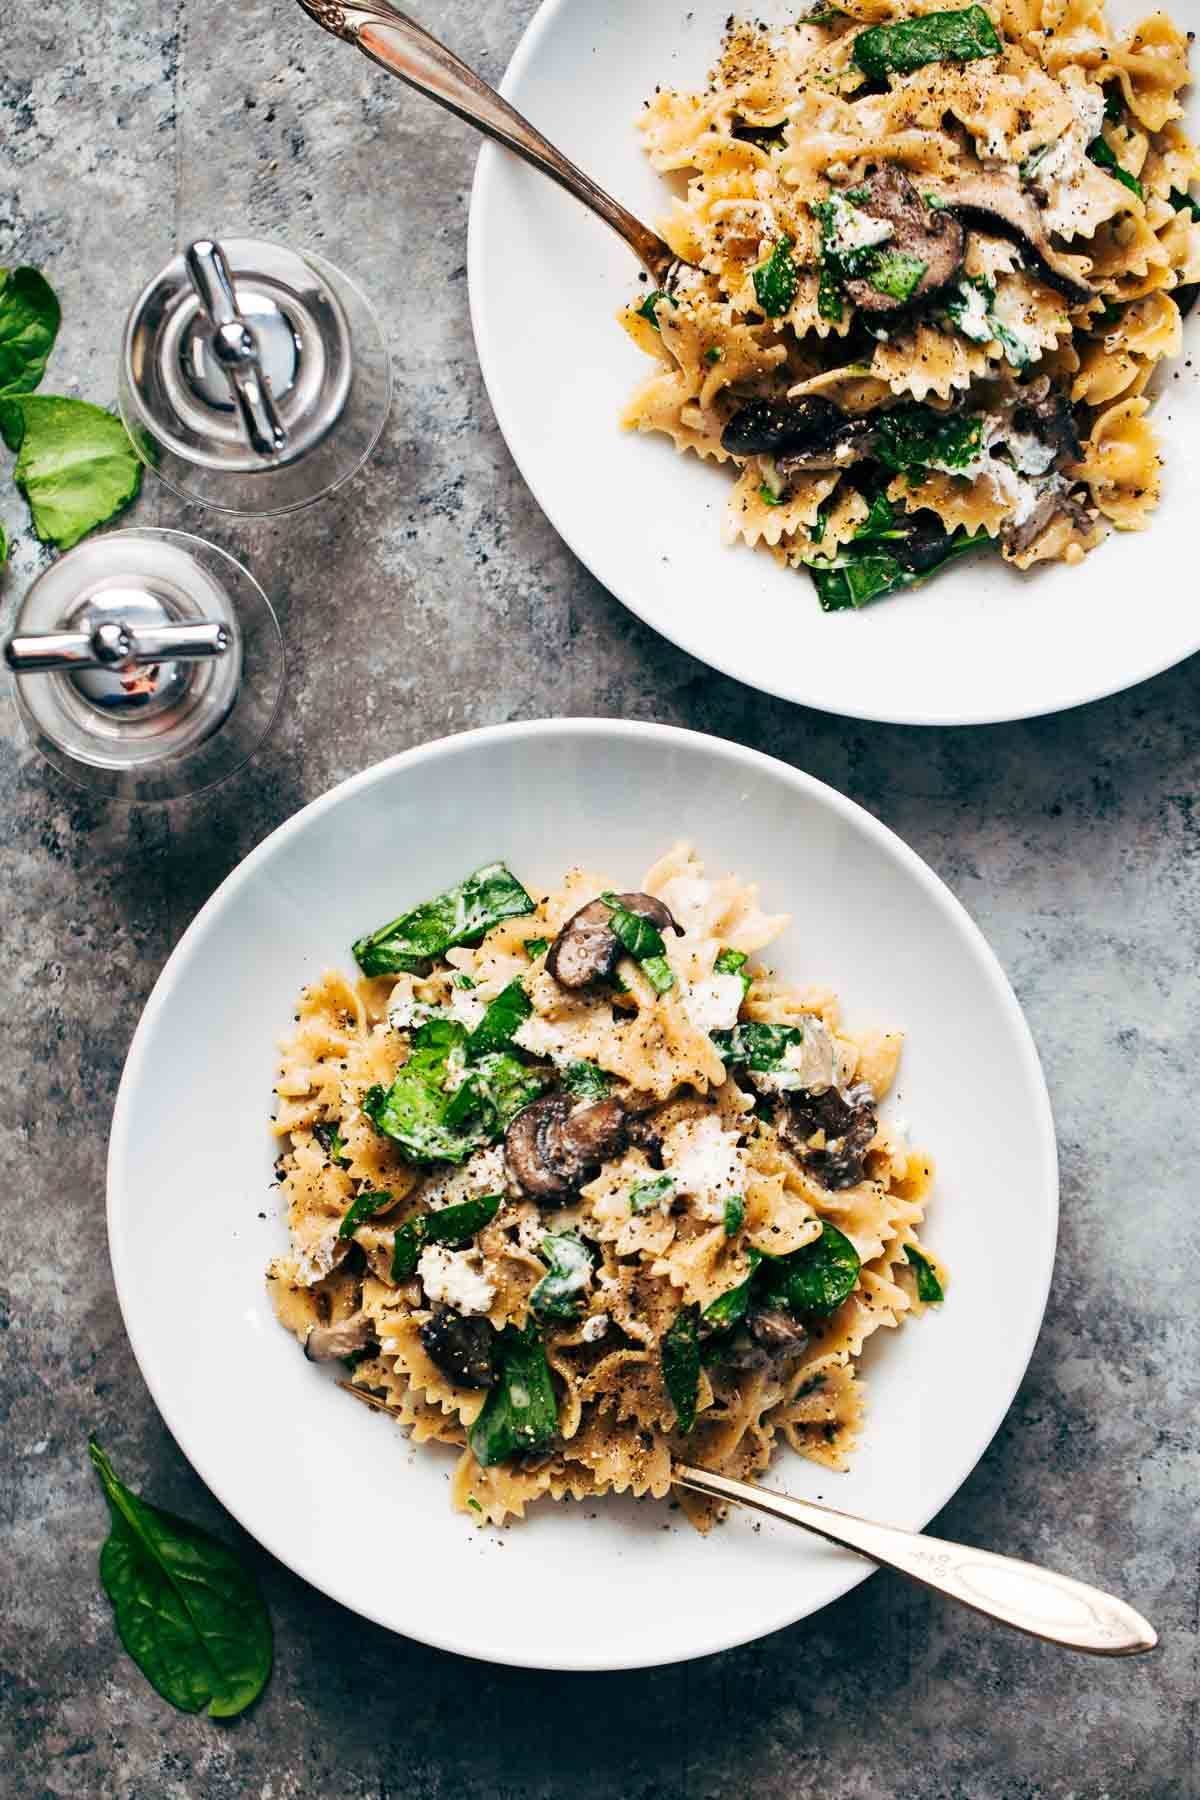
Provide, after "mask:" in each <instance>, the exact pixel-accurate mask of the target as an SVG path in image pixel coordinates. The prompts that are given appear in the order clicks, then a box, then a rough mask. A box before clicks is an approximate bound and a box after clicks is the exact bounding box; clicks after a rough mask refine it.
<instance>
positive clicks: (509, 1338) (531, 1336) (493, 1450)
mask: <svg viewBox="0 0 1200 1800" xmlns="http://www.w3.org/2000/svg"><path fill="white" fill-rule="evenodd" d="M496 1359H497V1363H498V1378H497V1380H496V1382H495V1384H494V1386H492V1387H491V1388H490V1389H489V1390H488V1397H487V1399H486V1400H485V1402H484V1406H483V1411H482V1412H481V1413H480V1415H479V1417H478V1418H477V1419H476V1421H475V1423H474V1424H473V1425H472V1427H471V1431H470V1435H469V1438H468V1442H469V1444H470V1446H471V1450H472V1452H473V1453H474V1456H475V1461H476V1462H477V1463H478V1464H479V1466H480V1467H481V1468H483V1469H489V1468H491V1467H492V1466H493V1465H494V1464H495V1463H501V1462H507V1461H508V1460H509V1458H510V1457H513V1456H522V1455H528V1454H529V1453H530V1452H532V1451H539V1450H547V1449H549V1448H550V1446H551V1445H552V1444H553V1443H554V1440H555V1438H556V1437H557V1435H558V1402H557V1401H556V1400H555V1397H554V1383H553V1381H552V1380H551V1378H550V1365H549V1363H548V1362H547V1361H546V1352H545V1350H544V1349H543V1348H542V1340H541V1336H540V1334H539V1332H538V1329H537V1326H536V1325H533V1324H530V1325H527V1326H526V1327H525V1330H524V1331H519V1330H518V1329H517V1327H516V1326H515V1325H506V1326H505V1327H504V1330H503V1331H502V1332H501V1333H500V1334H499V1343H498V1344H497V1346H496Z"/></svg>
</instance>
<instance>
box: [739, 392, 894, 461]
mask: <svg viewBox="0 0 1200 1800" xmlns="http://www.w3.org/2000/svg"><path fill="white" fill-rule="evenodd" d="M874 441H875V427H874V424H873V422H872V421H871V419H870V418H868V417H864V418H853V417H851V415H850V414H849V413H846V412H843V411H842V409H841V407H840V406H835V405H834V403H833V401H832V400H826V399H825V398H824V396H823V395H821V394H806V395H803V396H802V397H801V398H800V399H798V400H751V401H750V402H749V403H748V405H746V406H742V407H739V409H738V411H737V412H735V413H734V415H733V417H732V418H731V419H730V421H729V423H728V424H727V425H726V427H725V429H724V431H723V432H722V433H721V444H722V447H723V448H724V449H726V450H728V451H729V452H730V454H731V455H733V456H773V457H776V458H778V459H779V461H778V463H777V467H778V469H779V471H780V473H785V472H787V473H790V472H793V471H796V472H798V471H800V470H801V469H804V470H808V471H821V470H830V469H845V468H848V467H849V466H850V464H851V463H855V462H858V461H860V460H861V459H862V458H863V457H864V456H868V455H869V454H870V451H871V447H872V445H873V443H874Z"/></svg>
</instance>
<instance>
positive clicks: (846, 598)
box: [807, 528, 993, 612]
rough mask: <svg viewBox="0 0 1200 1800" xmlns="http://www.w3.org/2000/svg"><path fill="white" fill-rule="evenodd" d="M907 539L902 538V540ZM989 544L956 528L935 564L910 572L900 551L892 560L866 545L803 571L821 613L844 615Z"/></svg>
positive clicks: (983, 535)
mask: <svg viewBox="0 0 1200 1800" xmlns="http://www.w3.org/2000/svg"><path fill="white" fill-rule="evenodd" d="M907 535H908V534H907V533H905V534H904V536H905V537H906V538H907ZM992 542H993V540H992V539H991V538H990V537H989V536H988V534H987V532H986V531H984V530H982V529H981V530H979V531H977V532H976V533H975V535H974V536H973V537H972V536H970V535H969V534H968V533H967V532H966V531H965V530H963V529H961V528H960V529H959V530H958V531H956V532H955V533H954V535H953V537H950V538H948V539H947V540H946V545H945V548H944V550H943V552H942V554H941V555H940V556H939V557H938V558H937V560H936V561H930V560H929V558H928V555H927V556H926V558H925V560H924V563H923V566H922V567H921V568H920V569H913V568H910V567H909V566H908V565H907V563H906V562H903V561H901V555H903V554H904V552H903V551H901V552H899V553H898V554H897V555H895V556H892V555H888V554H885V553H881V552H879V551H876V550H872V549H871V547H870V544H869V543H868V544H867V545H865V546H864V547H863V548H862V549H861V550H860V549H859V548H858V547H857V546H856V544H855V543H851V544H848V545H846V546H845V548H844V549H843V550H842V551H841V552H840V553H839V555H838V556H837V557H835V558H831V559H828V560H825V561H817V560H814V561H812V562H810V563H809V564H808V565H807V567H808V572H809V574H810V575H811V576H812V578H813V584H814V586H815V587H816V590H817V599H818V600H819V602H820V605H821V611H822V612H845V611H847V610H848V609H849V608H850V607H860V606H866V605H867V603H868V602H869V601H871V600H881V599H882V598H883V597H884V595H885V594H894V593H897V592H898V591H899V590H900V589H901V588H909V587H916V586H918V585H919V584H920V583H921V582H922V581H925V580H928V578H929V577H930V576H931V575H933V574H935V573H936V572H937V570H939V569H944V568H945V566H946V564H947V563H950V562H954V561H955V560H956V559H957V558H958V557H960V556H966V555H968V554H969V552H971V551H972V550H982V549H987V548H989V547H990V546H991V544H992Z"/></svg>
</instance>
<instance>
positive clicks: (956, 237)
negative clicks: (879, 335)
mask: <svg viewBox="0 0 1200 1800" xmlns="http://www.w3.org/2000/svg"><path fill="white" fill-rule="evenodd" d="M863 187H864V188H865V190H866V191H865V194H864V197H863V198H862V200H861V201H859V202H858V204H859V206H860V209H861V211H862V212H864V213H866V214H867V215H868V216H869V217H870V218H872V219H886V220H887V222H888V224H889V225H890V226H891V227H892V235H891V237H890V238H888V240H887V242H886V243H885V244H882V245H881V246H880V250H881V252H883V253H884V254H886V253H887V252H889V251H890V252H893V253H895V254H896V255H899V256H910V257H912V258H914V260H915V261H916V262H919V263H924V264H925V273H924V274H923V275H922V276H921V279H920V281H919V282H918V283H917V285H916V287H914V288H912V289H911V290H910V291H909V292H908V293H907V294H906V295H905V297H904V298H903V299H902V300H898V299H897V298H896V296H895V295H894V294H888V293H884V292H882V291H881V290H880V289H879V288H878V287H874V286H872V283H871V279H870V276H869V275H862V276H855V277H854V278H853V279H852V280H849V281H847V283H846V292H847V294H848V295H849V297H850V299H851V300H853V302H854V304H855V306H857V307H859V308H860V309H861V310H862V311H863V312H869V313H895V312H904V311H906V310H907V309H908V308H909V307H910V306H917V305H919V303H920V302H921V301H922V300H927V299H928V298H929V296H930V294H936V293H937V292H938V291H939V289H941V288H944V287H946V286H947V284H948V283H949V282H951V281H953V280H954V277H955V276H956V275H957V274H958V272H959V270H960V269H961V268H962V264H963V255H964V253H965V251H966V245H967V239H966V233H965V232H964V231H963V228H962V226H961V225H960V224H959V222H958V220H957V219H956V218H955V217H954V214H953V213H950V212H943V211H938V210H937V209H936V208H935V207H930V206H927V205H926V204H925V202H924V200H923V199H922V198H921V196H920V194H919V193H918V192H917V190H916V188H915V187H914V186H913V184H912V182H911V181H910V180H909V179H908V176H907V175H906V174H905V173H904V171H903V170H902V169H898V168H897V167H896V166H895V164H894V163H885V164H884V165H883V167H882V168H879V169H876V171H875V173H874V174H873V175H872V176H870V177H869V179H868V180H867V181H866V182H864V183H863ZM859 191H860V190H858V189H856V190H855V193H856V195H857V193H858V192H859ZM914 273H915V270H914Z"/></svg>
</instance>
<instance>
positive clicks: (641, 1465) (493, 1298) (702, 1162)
mask: <svg viewBox="0 0 1200 1800" xmlns="http://www.w3.org/2000/svg"><path fill="white" fill-rule="evenodd" d="M787 923H788V921H787V919H786V917H784V916H779V915H771V914H768V913H766V912H764V911H763V910H762V908H761V906H760V905H759V900H758V894H757V890H756V889H755V888H754V887H752V886H746V885H744V884H743V883H741V882H740V881H738V880H737V879H735V878H733V877H724V878H721V879H713V878H711V877H709V876H707V875H706V874H705V872H704V869H703V866H702V865H701V863H700V862H699V861H698V860H697V858H696V856H695V855H694V853H693V852H692V851H691V850H689V849H688V848H687V847H686V846H683V845H678V846H676V847H675V848H674V849H673V850H671V851H670V852H669V853H668V854H667V855H666V856H665V857H663V858H662V859H661V860H660V861H659V862H658V863H656V864H655V865H654V867H653V868H652V869H651V870H650V871H649V872H648V874H647V875H646V877H645V880H644V881H643V884H642V886H641V888H640V889H637V890H636V891H630V892H624V891H618V890H616V889H614V888H613V887H611V886H610V885H609V884H608V883H607V882H605V881H604V880H602V879H601V878H600V877H599V876H597V875H595V874H590V873H588V872H586V871H584V870H581V869H574V870H572V871H571V872H570V873H569V874H568V875H567V877H566V879H565V880H564V882H563V884H562V886H561V887H560V888H559V889H557V890H556V891H554V892H552V893H549V894H545V895H544V896H542V897H541V898H540V899H538V900H536V901H535V900H534V898H533V896H532V895H530V894H529V893H528V892H527V890H526V889H525V888H524V887H523V886H522V885H521V883H520V882H519V881H517V880H516V878H515V877H514V876H513V875H512V873H511V872H510V871H509V870H508V869H507V868H506V867H505V866H504V865H503V864H500V863H498V864H493V865H490V866H488V867H487V868H484V869H479V870H476V871H475V872H474V873H473V874H472V875H470V876H468V877H467V878H466V880H465V881H463V882H462V883H460V884H459V885H458V886H457V887H455V888H452V889H450V890H448V891H447V892H446V893H443V894H439V895H437V896H435V897H434V898H433V899H432V900H429V901H427V902H425V903H424V904H423V905H421V906H418V907H416V908H414V909H412V910H411V911H410V912H408V913H405V914H403V915H402V916H401V917H400V918H398V919H396V920H394V921H392V922H391V923H390V924H388V925H385V926H384V927H382V928H381V929H380V930H379V931H377V932H375V933H373V934H372V935H371V936H369V937H365V938H363V939H361V940H360V941H359V942H358V943H357V944H356V945H355V946H354V952H355V957H356V960H357V962H358V964H359V969H360V971H361V973H360V977H359V978H358V979H357V980H355V981H353V982H351V981H347V980H346V979H344V978H343V977H342V976H341V975H339V974H337V973H329V974H326V975H324V976H323V977H322V978H321V980H319V981H318V982H316V983H314V984H313V985H312V986H310V987H308V988H306V989H305V990H304V991H303V993H302V994H301V997H300V1002H299V1006H298V1009H297V1024H296V1029H295V1031H294V1033H293V1035H292V1036H291V1037H290V1039H289V1040H288V1041H287V1042H286V1044H285V1045H284V1047H283V1054H282V1062H281V1067H280V1072H279V1075H278V1079H277V1081H276V1093H277V1096H278V1108H277V1114H276V1119H275V1130H276V1132H277V1134H278V1136H279V1138H280V1139H281V1140H282V1145H281V1152H280V1157H279V1162H278V1166H277V1174H278V1177H279V1180H280V1184H281V1188H282V1191H283V1194H284V1196H285V1198H286V1201H287V1209H288V1225H289V1231H290V1239H291V1242H290V1248H289V1250H288V1252H287V1254H286V1255H283V1256H281V1257H279V1258H277V1259H276V1261H275V1262H273V1263H272V1265H271V1267H270V1270H269V1271H268V1281H269V1286H270V1291H271V1295H272V1299H273V1302H274V1306H275V1309H276V1312H277V1314H278V1317H279V1319H280V1321H281V1323H282V1324H284V1325H285V1326H286V1327H287V1328H288V1329H289V1330H291V1331H292V1332H294V1333H295V1335H296V1337H297V1338H298V1339H299V1340H300V1342H301V1344H302V1345H303V1347H304V1351H305V1354H306V1355H307V1356H308V1357H309V1358H310V1359H312V1360H314V1361H327V1362H329V1361H335V1360H342V1361H343V1362H345V1363H346V1365H347V1374H346V1377H345V1379H344V1382H343V1385H345V1386H346V1387H348V1388H349V1389H350V1390H351V1391H352V1392H353V1393H354V1394H356V1395H357V1396H358V1397H359V1398H361V1399H363V1400H364V1401H366V1402H367V1403H368V1404H369V1405H371V1406H374V1407H376V1408H378V1409H379V1410H381V1411H383V1412H387V1413H390V1414H391V1415H392V1416H393V1417H394V1418H395V1419H397V1420H398V1421H399V1422H400V1424H401V1425H402V1426H404V1427H405V1428H406V1430H407V1431H408V1432H409V1433H410V1434H411V1436H412V1438H413V1440H414V1441H415V1442H416V1443H418V1444H425V1443H431V1444H447V1445H453V1446H457V1447H458V1450H459V1460H458V1465H457V1470H456V1473H455V1475H454V1479H453V1495H454V1499H455V1502H456V1504H457V1505H458V1506H459V1507H460V1508H461V1509H463V1510H465V1511H467V1512H469V1513H471V1514H473V1515H474V1516H475V1517H476V1519H477V1520H478V1521H480V1522H482V1521H484V1520H488V1521H491V1522H492V1523H494V1524H502V1523H503V1522H504V1521H505V1520H506V1519H508V1518H510V1517H513V1516H518V1517H519V1516H522V1515H523V1514H524V1511H525V1508H526V1506H527V1505H528V1504H529V1503H530V1502H531V1501H532V1500H535V1499H537V1498H539V1497H540V1496H542V1495H549V1496H551V1497H552V1498H554V1499H564V1498H566V1497H572V1498H575V1499H582V1498H584V1497H585V1496H589V1495H598V1494H604V1493H608V1492H610V1491H611V1492H617V1493H623V1492H627V1491H628V1492H632V1493H634V1494H636V1495H653V1496H655V1497H658V1498H662V1497H663V1496H665V1495H666V1494H667V1492H668V1490H669V1488H670V1475H671V1466H672V1459H673V1458H675V1457H679V1458H686V1459H687V1460H688V1461H689V1462H692V1463H700V1464H703V1465H704V1466H706V1467H708V1468H710V1469H715V1470H718V1471H720V1472H722V1473H725V1474H729V1475H734V1476H739V1477H743V1478H744V1477H752V1476H754V1475H757V1474H759V1473H761V1472H762V1471H763V1470H764V1469H765V1468H766V1467H767V1465H768V1463H769V1462H770V1460H771V1457H772V1454H773V1451H774V1450H775V1448H776V1447H777V1445H779V1444H780V1443H781V1442H782V1443H787V1444H790V1445H791V1447H792V1448H793V1449H795V1450H797V1451H799V1452H800V1453H801V1454H802V1455H805V1456H808V1457H812V1458H814V1459H815V1460H817V1461H818V1462H821V1463H823V1464H825V1465H826V1466H828V1467H829V1468H832V1469H843V1468H845V1467H846V1466H847V1462H848V1458H849V1456H850V1454H851V1451H852V1449H853V1447H854V1443H855V1440H856V1438H857V1436H858V1432H859V1427H860V1422H861V1418H862V1413H863V1384H862V1382H861V1380H860V1378H859V1375H858V1368H857V1364H858V1358H859V1356H860V1353H861V1351H862V1348H863V1345H864V1343H865V1342H866V1340H867V1338H868V1337H870V1336H871V1334H872V1333H873V1332H875V1331H877V1330H879V1329H880V1328H887V1329H894V1328H895V1327H897V1326H898V1325H900V1324H902V1323H903V1322H904V1321H905V1320H906V1319H907V1318H908V1317H909V1316H911V1315H914V1314H919V1313H920V1312H921V1311H923V1310H924V1308H925V1307H926V1306H927V1305H929V1304H931V1303H936V1302H939V1301H940V1300H941V1299H942V1297H943V1289H944V1283H945V1279H946V1277H945V1273H944V1270H943V1269H942V1267H941V1265H940V1264H939V1263H938V1262H937V1260H936V1259H935V1258H934V1257H933V1255H932V1254H931V1253H930V1252H929V1251H928V1250H927V1249H925V1248H924V1246H923V1245H922V1243H921V1240H920V1238H919V1236H918V1231H919V1228H920V1226H921V1224H922V1221H923V1218H924V1213H925V1202H926V1197H927V1195H928V1192H929V1189H930V1185H931V1182H932V1166H931V1163H930V1161H929V1158H928V1157H927V1156H926V1155H925V1154H924V1153H923V1152H920V1151H915V1150H912V1149H910V1147H909V1145H908V1143H907V1142H906V1140H905V1137H904V1134H903V1132H902V1131H901V1130H900V1129H899V1128H898V1127H896V1126H894V1125H889V1124H886V1123H885V1122H883V1121H882V1120H881V1119H880V1117H879V1112H878V1108H879V1103H880V1101H881V1100H882V1099H883V1097H884V1095H885V1094H886V1093H887V1091H888V1088H889V1086H890V1084H891V1082H892V1080H893V1077H894V1075H895V1072H896V1068H897V1065H898V1062H899V1058H900V1054H901V1039H900V1036H899V1035H898V1034H896V1033H894V1032H887V1033H880V1032H868V1033H854V1032H850V1031H847V1030H846V1029H844V1028H843V1026H842V1024H841V1020H840V1015H839V1009H838V1003H837V1000H836V998H835V997H834V995H833V994H832V993H830V992H829V991H828V990H827V989H824V988H819V987H797V986H792V985H789V984H787V983H784V982H782V981H780V980H779V979H777V978H776V977H775V976H774V975H773V974H772V973H771V972H770V971H769V970H768V969H766V968H765V967H763V966H762V965H761V963H760V962H759V960H758V956H759V953H760V952H761V951H763V950H764V949H765V948H766V947H767V946H768V945H769V944H770V943H771V942H772V941H773V940H774V939H775V938H776V937H778V935H779V934H780V932H781V931H782V930H783V929H784V928H785V927H786V925H787ZM680 1499H681V1503H682V1505H683V1507H684V1508H685V1511H686V1512H687V1515H688V1517H689V1518H690V1519H691V1520H692V1522H693V1523H694V1524H695V1525H697V1526H698V1527H699V1528H700V1529H702V1530H705V1529H707V1528H708V1526H709V1525H710V1524H711V1523H712V1521H713V1519H714V1517H715V1516H716V1514H715V1512H714V1510H713V1508H712V1506H711V1504H710V1502H708V1501H707V1500H704V1499H701V1498H700V1496H698V1495H692V1494H688V1493H683V1494H681V1495H680Z"/></svg>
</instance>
